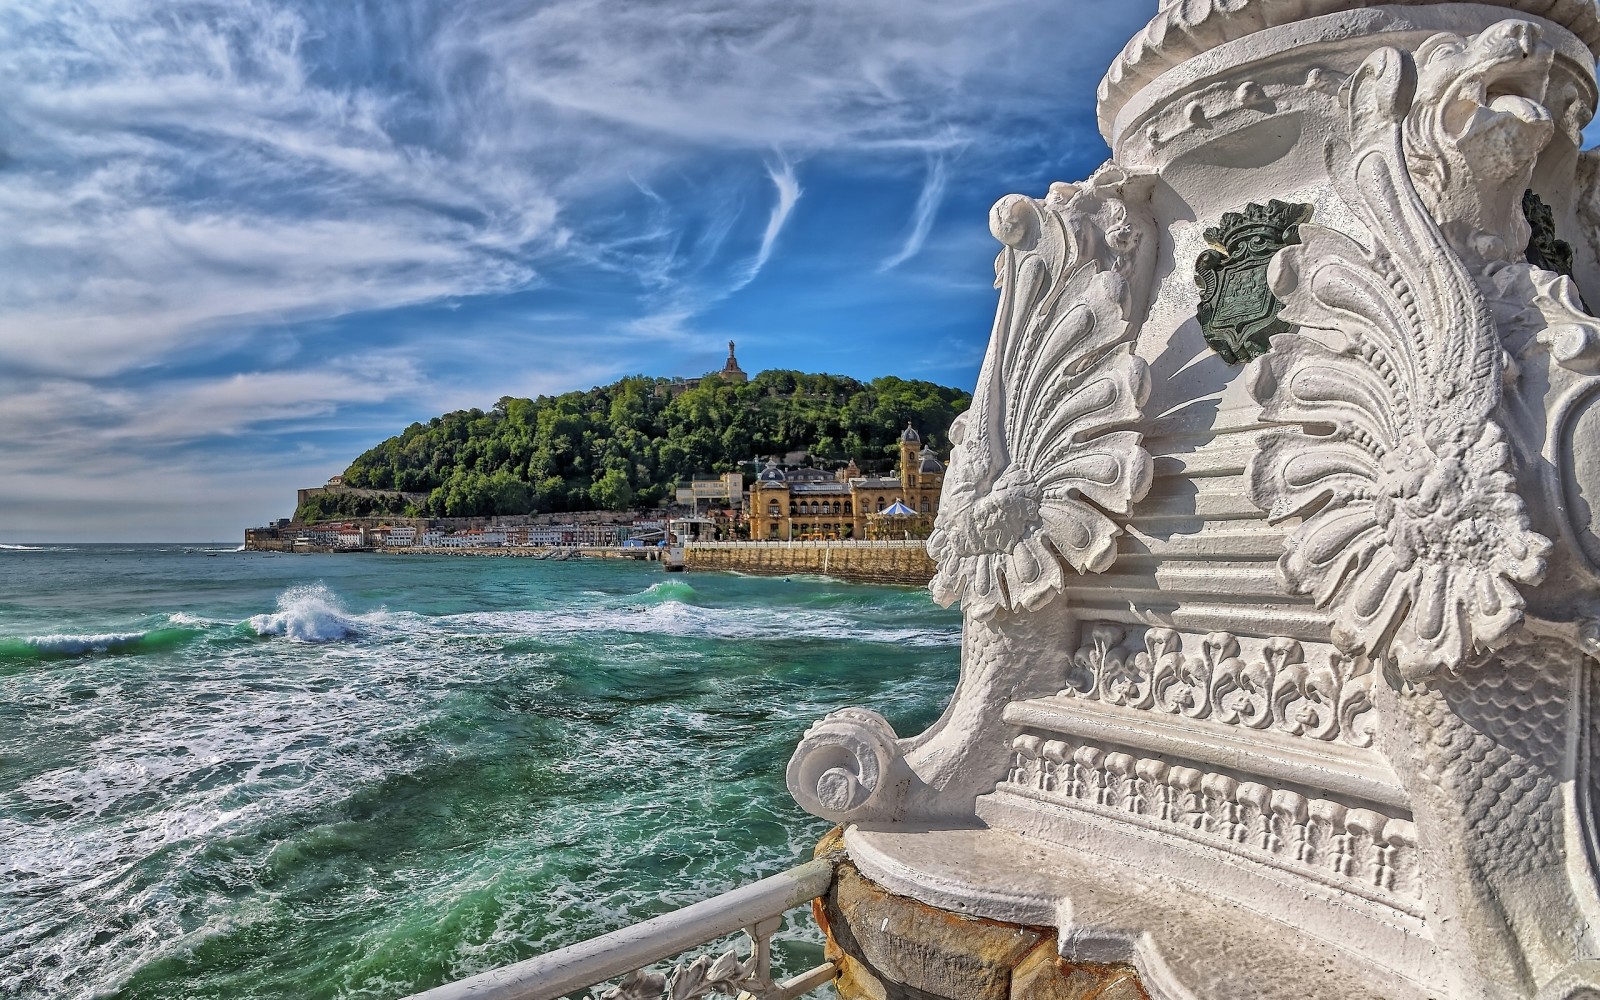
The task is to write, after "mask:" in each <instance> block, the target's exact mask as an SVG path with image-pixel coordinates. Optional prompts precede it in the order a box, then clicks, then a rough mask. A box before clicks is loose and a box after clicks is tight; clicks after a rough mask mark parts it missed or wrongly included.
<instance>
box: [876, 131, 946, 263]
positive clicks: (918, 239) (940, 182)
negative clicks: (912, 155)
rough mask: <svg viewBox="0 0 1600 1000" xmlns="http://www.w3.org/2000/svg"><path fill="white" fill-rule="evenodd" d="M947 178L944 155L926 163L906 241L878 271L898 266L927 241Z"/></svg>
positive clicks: (914, 254)
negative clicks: (920, 189) (924, 176)
mask: <svg viewBox="0 0 1600 1000" xmlns="http://www.w3.org/2000/svg"><path fill="white" fill-rule="evenodd" d="M948 180H949V177H948V173H947V171H946V167H945V160H944V157H942V156H936V157H934V158H933V160H932V162H931V163H929V164H928V176H927V179H926V180H925V181H923V184H922V191H921V192H920V193H919V194H918V195H917V205H916V207H915V208H914V209H912V211H911V230H910V232H908V233H906V241H905V242H904V243H902V244H901V245H900V249H899V251H898V252H896V253H895V255H894V256H892V257H890V258H889V259H888V260H886V261H884V262H883V265H882V266H881V267H879V268H878V270H879V271H888V270H890V269H891V268H896V267H899V266H900V265H901V264H904V263H905V262H906V261H908V260H910V259H911V258H913V257H915V256H916V255H917V253H918V252H919V251H920V250H921V249H922V245H923V244H924V243H926V242H927V241H928V232H929V230H931V229H932V228H933V216H934V213H935V212H937V211H938V210H939V203H940V202H942V201H943V200H944V187H945V184H946V183H947V182H948Z"/></svg>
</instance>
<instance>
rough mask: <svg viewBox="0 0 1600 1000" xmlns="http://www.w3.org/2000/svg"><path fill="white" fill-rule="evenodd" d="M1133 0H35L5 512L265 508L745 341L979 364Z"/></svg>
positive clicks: (955, 377) (15, 76)
mask: <svg viewBox="0 0 1600 1000" xmlns="http://www.w3.org/2000/svg"><path fill="white" fill-rule="evenodd" d="M1154 7H1155V4H1154V3H1153V2H1145V3H1129V2H1126V0H1055V2H1047V3H1040V2H1038V0H1026V2H1022V0H1017V2H1012V0H926V2H910V0H877V2H870V3H863V2H861V0H848V2H846V0H773V2H768V0H670V2H659V3H655V2H644V0H549V2H545V3H528V2H518V3H507V2H475V0H455V2H427V0H377V2H370V3H362V2H357V0H304V2H287V0H222V2H165V3H159V2H150V0H99V2H97V3H95V4H92V5H91V4H83V3H81V2H65V0H63V2H52V0H10V2H8V3H7V4H5V5H4V6H3V7H0V92H3V93H5V94H6V95H7V97H6V100H5V101H4V102H0V214H3V216H4V218H5V219H6V220H7V224H6V225H5V226H4V228H3V230H0V434H3V437H0V441H3V442H4V444H3V447H0V542H29V541H38V540H51V539H79V540H102V539H103V540H110V539H128V540H169V539H171V540H175V539H227V538H237V537H239V535H240V532H241V531H242V529H243V528H244V527H246V526H247V525H250V524H255V523H259V522H262V521H264V520H267V519H270V518H272V517H279V516H285V515H287V514H288V513H290V511H291V508H292V506H293V495H294V494H293V491H294V489H295V488H296V487H299V486H306V485H314V484H316V483H320V482H321V481H323V480H324V479H326V478H327V477H328V476H329V475H331V474H333V473H335V472H338V471H340V470H341V469H342V468H343V467H344V466H345V465H346V464H347V463H348V461H349V460H350V459H351V458H353V457H354V456H355V455H356V454H358V453H359V452H360V451H362V450H363V449H365V448H366V447H368V446H370V445H372V444H374V443H376V442H377V441H379V440H381V439H382V438H384V437H387V436H388V435H390V434H392V433H395V432H397V431H399V430H400V429H401V428H403V427H404V426H405V425H406V424H407V423H409V422H410V421H412V420H418V419H426V418H428V417H430V416H433V415H435V414H438V413H441V412H444V411H446V410H450V409H456V408H461V407H467V406H483V407H487V406H489V405H490V404H492V403H493V402H494V401H495V400H496V399H498V398H499V397H500V396H503V395H536V394H539V393H550V392H561V391H566V390H569V389H581V388H587V387H589V386H591V385H596V384H602V383H605V382H609V381H611V380H613V379H615V378H617V377H620V376H623V375H628V374H635V373H643V374H650V375H678V374H682V375H692V374H698V373H701V372H704V371H706V370H709V369H713V368H717V367H720V365H721V360H722V357H723V355H724V353H725V350H726V348H725V342H726V341H727V340H729V339H733V340H736V341H738V343H739V356H740V360H741V362H742V363H743V365H744V367H745V368H746V369H747V370H749V371H751V372H754V371H758V370H761V369H764V368H775V367H781V368H799V369H803V370H807V371H827V372H835V373H840V374H847V375H854V376H857V377H860V378H871V377H874V376H877V375H882V374H898V375H903V376H907V377H918V378H928V379H933V380H936V381H939V382H943V383H947V384H953V385H960V386H963V387H967V388H970V387H971V386H972V383H973V381H974V379H975V378H976V374H977V368H978V363H979V360H980V356H981V353H982V350H983V347H984V344H985V342H986V339H987V336H988V328H989V322H990V318H991V316H992V312H993V303H994V294H995V293H994V291H993V289H992V287H991V282H992V278H993V271H992V262H993V258H994V253H995V250H996V244H995V243H994V241H993V239H992V238H991V237H990V236H989V234H988V227H987V212H988V207H989V205H991V204H992V203H993V202H994V201H995V200H996V199H997V198H999V197H1000V196H1001V195H1004V194H1007V193H1009V192H1012V191H1021V192H1026V193H1030V194H1035V195H1042V194H1043V193H1044V191H1045V189H1046V187H1047V186H1048V185H1049V183H1050V182H1051V181H1053V180H1077V179H1080V178H1082V177H1084V176H1086V175H1087V174H1088V173H1089V172H1090V171H1091V170H1092V169H1093V168H1094V167H1095V166H1096V165H1097V164H1098V163H1099V162H1100V161H1101V160H1103V159H1104V158H1105V156H1106V155H1107V153H1106V149H1105V147H1104V145H1103V143H1102V141H1101V139H1100V137H1099V135H1098V134H1097V132H1096V131H1095V127H1094V119H1093V105H1094V87H1095V85H1096V83H1097V82H1098V80H1099V77H1100V74H1101V73H1102V72H1103V71H1104V69H1105V67H1106V65H1107V64H1108V63H1109V61H1110V59H1111V57H1112V55H1113V54H1114V53H1115V52H1116V51H1117V50H1118V49H1119V48H1120V47H1121V45H1122V44H1123V43H1124V42H1125V41H1126V39H1127V38H1128V36H1129V35H1130V34H1132V32H1133V31H1134V30H1135V29H1136V28H1137V27H1138V26H1139V25H1141V24H1142V23H1143V22H1144V21H1145V19H1146V18H1147V17H1148V16H1149V15H1150V14H1151V13H1153V11H1154Z"/></svg>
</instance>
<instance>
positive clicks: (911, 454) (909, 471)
mask: <svg viewBox="0 0 1600 1000" xmlns="http://www.w3.org/2000/svg"><path fill="white" fill-rule="evenodd" d="M921 451H922V435H920V434H918V433H917V431H916V428H914V427H912V426H911V421H909V420H907V421H906V429H905V430H903V431H901V432H900V485H901V486H903V487H904V488H905V489H908V490H913V489H916V487H917V469H918V468H919V466H920V465H921V462H919V461H918V455H919V454H920V453H921Z"/></svg>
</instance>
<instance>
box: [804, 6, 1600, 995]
mask: <svg viewBox="0 0 1600 1000" xmlns="http://www.w3.org/2000/svg"><path fill="white" fill-rule="evenodd" d="M1596 45H1600V16H1597V13H1596V7H1595V5H1594V4H1593V3H1591V2H1588V0H1500V2H1482V3H1430V2H1426V0H1418V2H1414V3H1409V4H1400V5H1367V4H1363V3H1359V2H1354V0H1230V2H1227V3H1222V2H1202V0H1171V2H1167V3H1164V4H1162V7H1161V10H1160V11H1159V13H1158V14H1157V16H1156V18H1155V20H1154V21H1152V23H1151V25H1150V27H1148V28H1147V29H1146V30H1145V31H1143V32H1141V33H1140V35H1139V36H1138V37H1136V38H1135V39H1134V40H1133V41H1132V42H1130V43H1129V46H1128V48H1127V49H1126V50H1124V52H1123V54H1122V55H1121V56H1119V57H1118V59H1117V61H1116V63H1115V64H1114V65H1113V67H1112V69H1111V71H1110V72H1109V73H1108V74H1107V77H1106V81H1105V83H1104V84H1103V85H1102V88H1101V92H1100V104H1099V109H1100V121H1101V126H1102V130H1103V131H1104V133H1105V135H1106V137H1107V140H1108V142H1109V143H1110V144H1111V148H1112V149H1113V150H1114V154H1115V155H1114V159H1113V160H1112V161H1111V162H1110V163H1108V164H1106V165H1105V166H1104V167H1102V168H1101V169H1100V170H1098V171H1096V172H1095V174H1094V175H1093V176H1092V177H1090V178H1089V179H1088V180H1086V181H1084V182H1082V183H1078V184H1056V185H1053V186H1052V187H1051V189H1050V191H1049V193H1048V194H1047V195H1046V196H1045V197H1043V198H1030V197H1024V196H1020V195H1011V196H1008V197H1006V198H1004V199H1002V200H1001V201H1000V202H999V203H998V204H996V206H995V208H994V210H993V213H992V215H991V219H990V227H991V230H992V231H993V233H994V235H995V237H996V238H997V239H998V240H999V241H1000V243H1001V247H1002V249H1001V251H1000V255H999V257H998V259H997V260H996V273H997V276H998V280H997V286H998V287H999V289H1000V302H999V307H998V312H997V317H996V321H995V327H994V332H993V335H992V339H991V341H990V345H989V352H988V355H987V356H986V358H985V361H984V366H983V370H982V372H981V373H980V375H979V381H978V386H977V390H976V392H975V394H974V399H973V405H972V408H971V410H970V411H969V412H968V413H966V414H963V415H962V417H961V418H959V419H958V421H957V423H956V426H955V427H953V428H952V439H953V441H954V443H955V449H954V452H953V455H952V459H951V463H950V466H949V468H948V471H947V474H946V479H945V486H944V496H943V499H942V503H941V508H940V514H939V518H938V522H937V524H936V526H935V531H934V534H933V536H932V537H931V538H930V539H929V543H928V549H929V553H930V555H931V556H932V557H933V558H934V559H935V561H936V562H937V564H938V573H937V575H936V576H935V578H934V580H933V583H932V584H931V588H932V591H933V594H934V596H935V597H936V598H938V599H940V600H941V601H944V602H945V603H950V602H954V601H959V602H960V603H961V606H962V609H963V614H964V618H965V630H964V633H963V645H962V675H961V681H960V684H959V686H958V688H957V690H956V692H955V695H954V697H953V698H952V701H951V704H950V707H949V708H948V710H947V711H946V713H945V715H944V717H943V718H942V719H940V721H939V722H938V723H936V724H935V725H934V726H933V727H932V728H931V729H930V730H929V731H928V732H926V733H923V734H921V735H919V736H916V737H913V738H910V739H900V738H898V736H897V735H896V734H895V733H894V731H893V730H892V729H891V728H890V726H889V725H888V723H887V722H885V721H884V720H883V719H882V718H881V717H880V716H878V715H876V714H875V713H873V712H870V711H867V710H863V709H846V710H844V711H841V712H838V713H835V714H834V715H832V716H829V717H828V718H827V719H825V720H823V721H822V722H820V723H818V724H817V725H816V726H813V727H812V730H811V731H810V732H809V733H808V734H807V735H806V738H805V739H804V740H803V741H802V742H801V744H800V746H799V748H798V749H797V750H796V752H795V757H794V759H793V761H792V762H791V764H790V769H789V787H790V789H791V791H792V792H793V793H794V795H795V797H796V799H797V800H798V801H799V802H800V803H801V805H803V806H804V807H805V808H806V809H808V810H809V811H811V812H813V813H815V814H817V815H819V816H824V817H827V818H829V819H832V820H834V821H836V822H840V823H842V824H845V832H844V834H843V845H844V849H845V851H846V852H847V855H848V858H849V861H850V865H851V866H853V867H851V868H847V869H844V871H845V872H846V873H847V874H846V875H845V876H842V877H841V882H840V886H839V888H838V889H836V891H835V893H834V896H833V897H830V900H831V901H830V903H829V906H830V909H829V910H828V911H827V914H826V916H827V922H828V924H829V928H830V931H831V935H832V938H831V939H832V941H833V942H834V944H835V946H837V947H838V948H840V949H841V950H842V951H843V953H844V954H846V955H849V956H853V961H854V962H855V963H856V965H855V966H853V967H854V968H856V970H857V973H858V975H856V979H855V980H854V981H857V982H859V983H860V984H861V985H860V986H859V988H856V987H851V988H850V989H855V993H851V994H850V995H852V996H854V995H857V994H859V995H861V996H871V997H873V998H874V1000H877V998H879V997H884V998H887V997H888V996H889V995H891V994H892V995H895V996H899V995H901V994H902V993H903V994H904V995H907V996H917V997H919V998H920V997H924V996H928V997H932V996H940V997H951V998H956V997H960V998H963V1000H965V998H968V997H976V996H980V995H981V996H983V997H984V998H986V1000H1001V994H1004V995H1005V996H1006V997H1010V996H1012V995H1013V994H1014V993H1015V991H1016V989H1017V988H1018V987H1017V984H1018V983H1019V982H1021V983H1031V984H1034V987H1037V988H1038V989H1041V990H1046V986H1044V985H1041V984H1046V983H1048V984H1049V985H1048V988H1047V992H1048V991H1055V992H1052V994H1051V995H1052V996H1054V995H1056V994H1057V993H1059V995H1060V996H1063V997H1067V996H1075V995H1083V996H1094V995H1098V994H1096V993H1094V992H1093V990H1094V989H1101V990H1103V991H1105V994H1104V995H1107V996H1115V995H1120V994H1118V993H1116V992H1115V991H1117V990H1121V991H1128V990H1134V989H1142V990H1143V991H1145V993H1147V994H1148V996H1150V997H1152V998H1156V1000H1163V998H1184V1000H1189V998H1196V1000H1225V998H1226V1000H1232V998H1235V997H1239V996H1251V997H1283V998H1285V1000H1288V998H1295V1000H1300V998H1306V997H1329V998H1334V997H1338V998H1340V1000H1348V998H1351V997H1372V998H1380V997H1381V998H1387V1000H1395V998H1401V1000H1409V998H1413V997H1415V998H1417V1000H1423V998H1431V1000H1445V998H1450V1000H1458V998H1459V1000H1502V998H1505V1000H1509V998H1525V1000H1579V998H1586V1000H1596V998H1600V891H1597V870H1600V868H1597V859H1600V816H1597V810H1596V802H1597V801H1600V760H1597V758H1596V756H1595V754H1596V750H1597V749H1600V726H1597V714H1596V708H1597V705H1596V697H1597V696H1596V693H1595V692H1596V689H1597V675H1596V666H1595V664H1594V663H1593V662H1592V660H1593V658H1594V657H1595V656H1596V655H1600V486H1597V485H1596V484H1600V444H1596V443H1595V440H1594V435H1593V434H1592V433H1591V432H1592V431H1594V430H1595V429H1596V428H1600V379H1597V378H1596V375H1597V374H1600V320H1596V319H1595V318H1593V317H1591V316H1590V315H1589V314H1588V312H1587V308H1586V307H1585V305H1584V302H1585V301H1587V302H1595V303H1600V185H1597V184H1596V180H1597V178H1600V155H1597V154H1590V153H1585V154H1580V153H1579V146H1580V143H1581V132H1582V128H1583V126H1584V124H1585V123H1587V122H1588V120H1589V119H1590V117H1591V116H1592V114H1593V112H1594V108H1595V106H1596V101H1597V99H1600V89H1597V87H1596V83H1595V78H1594V65H1595V64H1594V56H1593V54H1592V51H1591V47H1593V46H1596ZM1552 268H1554V269H1555V270H1552ZM1580 288H1583V289H1586V291H1585V292H1584V293H1583V294H1580ZM885 894H887V895H885ZM969 920H977V921H980V923H976V924H967V923H962V921H969ZM874 921H875V922H874ZM895 927H900V928H901V930H899V931H895V930H894V928H895ZM952 928H955V930H952ZM961 932H970V933H968V934H966V935H965V936H963V933H961ZM968 938H970V942H978V943H969V944H961V943H959V942H961V941H965V940H967V939H968ZM1046 942H1052V943H1051V944H1049V947H1050V948H1052V949H1053V950H1054V953H1055V955H1056V956H1057V958H1058V959H1059V960H1060V963H1065V964H1059V963H1057V964H1050V965H1048V969H1049V970H1051V971H1050V973H1049V974H1048V975H1045V974H1044V973H1042V972H1041V971H1040V970H1041V969H1046V968H1047V966H1046V965H1045V964H1043V959H1042V958H1039V957H1038V956H1039V955H1041V954H1042V952H1041V951H1040V949H1041V948H1044V947H1046ZM1030 963H1031V964H1030ZM1130 969H1131V970H1133V975H1134V978H1135V979H1136V980H1137V984H1135V983H1134V982H1133V980H1130V979H1129V971H1128V970H1130ZM1074 976H1076V977H1077V978H1076V979H1074V978H1073V977H1074ZM1071 982H1076V983H1077V984H1079V986H1081V987H1082V989H1079V992H1078V993H1077V994H1074V993H1072V992H1071V990H1072V989H1078V987H1076V986H1074V987H1069V986H1067V985H1063V984H1065V983H1071ZM873 984H876V985H873ZM1029 988H1033V987H1029ZM897 991H898V992H897ZM1085 991H1087V992H1085ZM847 992H848V990H847ZM1131 995H1137V994H1136V993H1135V994H1131Z"/></svg>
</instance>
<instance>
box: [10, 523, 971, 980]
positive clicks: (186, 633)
mask: <svg viewBox="0 0 1600 1000" xmlns="http://www.w3.org/2000/svg"><path fill="white" fill-rule="evenodd" d="M958 649H959V617H958V615H957V614H955V613H953V612H948V611H944V610H941V609H939V608H937V607H936V606H935V605H933V604H932V602H931V601H930V600H929V599H928V597H927V595H926V594H925V593H924V592H922V591H920V590H914V589H909V588H887V587H867V586H856V585H850V584H844V583H838V582H835V581H829V580H823V579H817V578H793V579H789V580H783V579H773V578H755V577H742V576H736V575H731V574H689V575H684V576H671V577H668V576H665V575H664V574H662V573H661V572H660V569H659V567H658V566H656V565H655V564H643V563H622V562H611V561H593V562H581V563H580V562H571V563H554V564H553V563H545V562H538V561H533V560H525V559H464V558H449V557H434V558H422V557H383V556H369V555H311V556H306V555H281V554H272V553H245V552H235V551H232V550H231V548H230V547H228V546H203V545H202V546H176V545H172V546H100V545H81V546H46V547H41V548H37V549H28V550H25V549H18V548H11V547H8V548H4V549H0V996H5V997H13V996H15V997H30V998H31V997H92V996H109V997H118V998H128V1000H131V998H141V1000H142V998H207V997H215V998H219V1000H221V998H228V1000H243V998H251V997H293V998H317V997H394V996H401V995H405V994H408V993H411V992H414V991H417V990H421V989H426V988H428V987H431V986H434V985H437V984H439V983H441V982H445V981H448V980H450V979H454V978H458V977H460V976H463V975H467V974H470V973H473V972H476V971H479V970H482V969H486V968H490V967H492V966H495V965H500V964H504V963H506V962H511V961H516V960H518V959H521V958H525V957H528V956H529V955H532V954H536V953H538V952H541V951H544V950H548V949H550V948H554V947H559V946H561V945H565V944H568V943H571V942H574V941H577V940H581V939H583V938H585V937H589V936H591V935H594V934H598V933H602V932H604V931H606V930H609V929H612V928H614V927H617V926H620V925H623V924H626V923H629V922H632V921H634V920H637V919H640V918H643V917H646V916H649V915H652V914H654V913H658V912H661V911H663V910H666V909H670V908H673V907H676V906H680V905H683V904H685V903H687V902H691V901H693V900H695V899H699V898H703V897H705V896H707V895H710V894H712V893H715V892H719V891H722V890H725V889H728V888H732V887H733V886H735V885H737V884H740V883H743V882H746V881H749V880H752V879H754V878H757V877H760V876H763V875H767V874H770V873H772V872H775V871H779V870H781V869H783V868H785V867H788V866H789V865H792V864H794V863H797V862H798V861H800V860H803V859H804V858H806V857H809V854H810V848H811V846H812V844H813V843H814V842H815V841H816V839H817V838H818V837H819V836H820V835H821V834H822V833H823V832H824V831H825V829H826V824H825V823H822V822H820V821H817V820H814V819H811V818H809V817H806V816H804V815H803V814H802V813H801V812H800V811H799V809H798V808H797V807H796V806H795V805H794V804H793V802H792V801H791V800H790V798H789V796H788V794H787V793H786V792H785V790H784V787H783V769H784V766H785V764H786V763H787V761H788V757H789V754H790V752H791V750H792V749H793V747H794V744H795V743H796V741H798V739H799V738H800V736H801V734H802V733H803V732H804V730H805V727H806V726H807V725H809V724H810V723H811V722H812V721H813V720H815V719H817V718H820V717H821V716H822V715H824V714H826V713H827V712H828V711H830V710H832V709H834V708H838V707H840V706H844V705H866V706H870V707H873V708H876V709H878V710H879V711H881V712H883V713H884V714H885V715H886V716H888V718H889V720H890V721H891V722H893V723H894V724H895V725H896V726H897V728H898V729H899V731H900V732H901V733H902V734H905V733H915V732H917V731H920V730H921V729H922V728H924V727H925V726H926V725H928V724H929V723H930V722H932V721H933V719H934V718H936V717H937V715H938V713H939V711H940V709H941V708H942V706H943V703H944V701H945V700H946V699H947V698H948V697H949V695H950V692H951V690H952V689H953V687H954V684H955V678H956V673H957V663H958ZM783 938H784V943H783V944H782V945H781V947H780V954H779V960H780V962H781V963H784V964H787V965H788V966H789V967H790V968H791V969H794V968H798V967H799V966H800V964H801V963H803V962H805V961H806V960H808V959H809V960H813V961H814V960H815V958H816V953H817V946H816V944H815V938H814V932H813V931H812V930H811V929H810V928H809V917H807V916H806V915H805V914H804V911H794V913H793V914H792V915H791V921H790V927H789V928H787V929H786V931H785V932H784V935H783Z"/></svg>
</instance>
